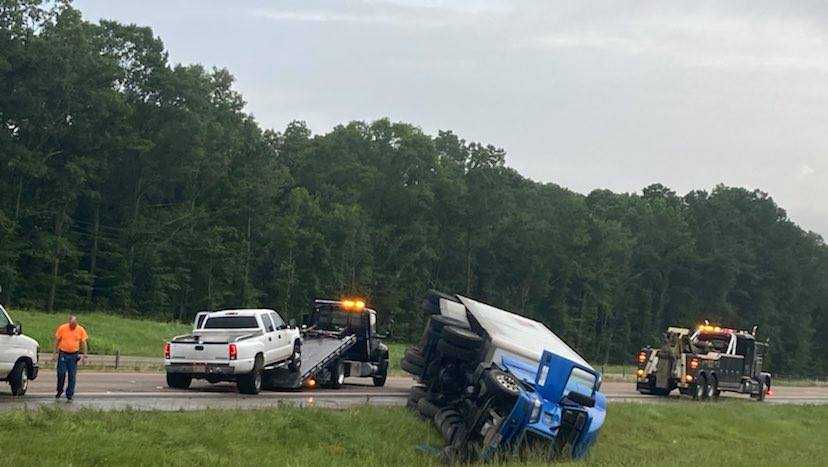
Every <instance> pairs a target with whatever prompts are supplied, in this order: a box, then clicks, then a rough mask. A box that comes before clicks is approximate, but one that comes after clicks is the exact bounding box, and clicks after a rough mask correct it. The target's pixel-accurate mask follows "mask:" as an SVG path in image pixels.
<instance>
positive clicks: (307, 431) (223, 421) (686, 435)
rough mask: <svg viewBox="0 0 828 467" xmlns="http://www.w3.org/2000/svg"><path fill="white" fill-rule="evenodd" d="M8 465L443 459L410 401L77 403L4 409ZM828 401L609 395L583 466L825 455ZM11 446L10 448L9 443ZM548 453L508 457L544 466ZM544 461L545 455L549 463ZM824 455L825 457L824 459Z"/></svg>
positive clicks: (794, 460)
mask: <svg viewBox="0 0 828 467" xmlns="http://www.w3.org/2000/svg"><path fill="white" fill-rule="evenodd" d="M0 439H6V440H14V439H18V440H20V439H24V440H26V442H25V443H13V444H10V445H9V446H8V449H4V450H3V451H4V452H3V456H4V458H5V459H6V462H7V463H8V464H9V465H16V466H25V465H188V466H189V465H192V464H193V462H195V463H196V464H198V465H288V466H303V467H304V466H307V465H360V466H388V465H437V459H436V458H435V457H434V455H433V454H429V453H427V452H423V451H422V450H420V449H417V447H418V446H424V445H428V446H434V447H438V446H439V445H440V444H441V443H442V438H440V436H439V434H438V433H437V431H436V430H435V429H434V428H433V427H432V425H431V424H430V423H427V422H423V421H421V420H419V419H417V418H416V417H415V416H414V415H413V414H411V413H410V412H408V411H406V410H405V409H402V408H387V407H370V406H363V407H359V408H354V409H348V410H341V411H340V410H325V409H308V408H304V409H303V408H296V407H283V408H278V409H267V410H258V411H215V410H209V411H198V412H133V411H126V412H98V411H90V410H81V411H80V412H69V411H63V410H60V409H54V408H44V409H40V410H35V411H13V412H8V413H5V414H4V415H3V423H2V424H0ZM825 439H828V406H810V407H808V406H782V405H767V404H757V403H751V402H741V401H733V402H727V403H724V402H722V403H716V404H701V405H700V404H697V403H674V404H647V405H645V404H623V403H622V404H613V405H612V406H611V407H610V413H609V415H608V417H607V423H606V425H605V427H604V429H603V431H602V433H601V437H600V439H599V441H598V444H597V445H596V446H595V447H594V448H593V449H592V451H591V453H590V455H589V456H588V458H587V459H586V460H585V461H582V462H578V463H577V465H584V466H591V465H665V464H669V465H705V464H706V465H751V466H753V465H817V464H821V463H823V462H824V459H826V457H827V456H828V444H826V443H825V442H824V441H825ZM12 447H13V448H12ZM541 464H542V463H540V462H531V460H530V462H529V463H527V464H516V463H515V464H513V463H509V464H504V465H541ZM544 465H545V464H544ZM823 465H824V464H823Z"/></svg>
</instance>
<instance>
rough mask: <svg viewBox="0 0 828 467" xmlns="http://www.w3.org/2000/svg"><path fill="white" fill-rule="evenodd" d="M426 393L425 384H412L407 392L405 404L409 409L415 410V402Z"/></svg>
mask: <svg viewBox="0 0 828 467" xmlns="http://www.w3.org/2000/svg"><path fill="white" fill-rule="evenodd" d="M426 394H428V389H426V387H425V386H414V387H412V388H411V392H410V393H409V394H408V402H407V403H406V404H405V406H406V407H407V408H409V409H411V410H417V402H419V400H420V399H422V398H423V397H425V396H426Z"/></svg>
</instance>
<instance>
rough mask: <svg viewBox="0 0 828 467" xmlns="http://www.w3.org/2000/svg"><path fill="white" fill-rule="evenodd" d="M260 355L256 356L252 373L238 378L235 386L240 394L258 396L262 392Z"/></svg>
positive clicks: (262, 363)
mask: <svg viewBox="0 0 828 467" xmlns="http://www.w3.org/2000/svg"><path fill="white" fill-rule="evenodd" d="M262 360H263V358H262V356H261V355H257V356H256V363H254V364H253V371H251V372H250V373H248V374H246V375H242V376H241V378H239V382H238V384H237V385H236V386H237V387H238V389H239V392H240V393H242V394H258V393H259V391H261V390H262V366H263V365H264V362H263V361H262Z"/></svg>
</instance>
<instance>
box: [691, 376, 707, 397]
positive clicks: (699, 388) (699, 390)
mask: <svg viewBox="0 0 828 467" xmlns="http://www.w3.org/2000/svg"><path fill="white" fill-rule="evenodd" d="M706 398H707V377H706V376H704V375H701V376H699V378H698V379H697V380H696V384H695V385H694V386H693V400H697V401H703V400H705V399H706Z"/></svg>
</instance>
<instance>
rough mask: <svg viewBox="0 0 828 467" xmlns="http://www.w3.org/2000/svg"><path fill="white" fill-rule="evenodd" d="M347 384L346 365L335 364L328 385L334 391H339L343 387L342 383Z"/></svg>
mask: <svg viewBox="0 0 828 467" xmlns="http://www.w3.org/2000/svg"><path fill="white" fill-rule="evenodd" d="M344 382H345V364H343V363H342V362H341V361H337V362H335V363H334V364H333V365H332V366H331V380H330V381H329V382H328V384H329V385H330V386H331V388H333V389H339V388H341V387H342V383H344Z"/></svg>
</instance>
